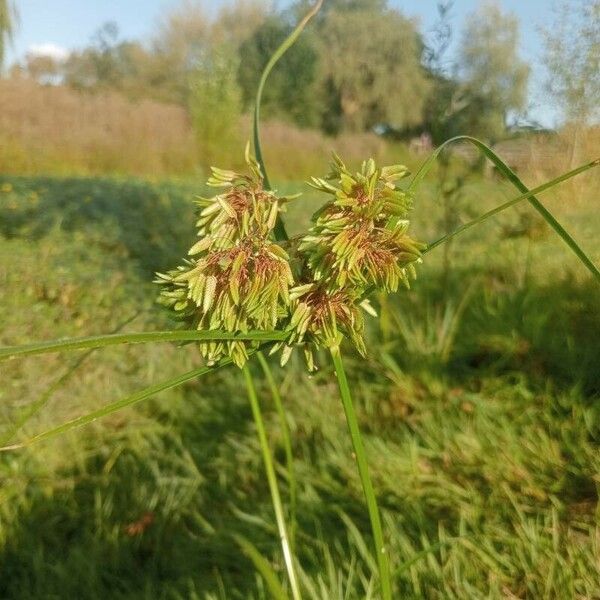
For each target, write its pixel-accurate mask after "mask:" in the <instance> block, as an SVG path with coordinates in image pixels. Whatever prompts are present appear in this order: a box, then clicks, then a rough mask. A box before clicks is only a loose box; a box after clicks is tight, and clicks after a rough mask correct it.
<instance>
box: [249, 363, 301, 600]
mask: <svg viewBox="0 0 600 600" xmlns="http://www.w3.org/2000/svg"><path fill="white" fill-rule="evenodd" d="M242 370H243V372H244V379H245V380H246V389H247V390H248V398H249V400H250V406H251V407H252V416H253V417H254V423H255V424H256V431H257V433H258V440H259V442H260V448H261V451H262V455H263V462H264V465H265V471H266V473H267V481H268V483H269V490H270V491H271V500H272V502H273V510H274V511H275V520H276V522H277V529H278V531H279V539H280V541H281V548H282V550H283V559H284V562H285V568H286V570H287V574H288V578H289V581H290V586H291V589H292V597H293V598H294V600H300V598H301V594H300V588H299V585H298V579H297V577H296V571H295V569H294V562H293V557H292V552H291V549H290V542H289V538H288V534H287V529H286V526H285V518H284V515H283V505H282V504H281V496H280V495H279V488H278V486H277V477H276V475H275V468H274V466H273V458H272V456H271V449H270V448H269V442H268V440H267V433H266V430H265V425H264V422H263V418H262V413H261V410H260V403H259V401H258V396H257V395H256V389H255V388H254V381H253V380H252V374H251V373H250V369H249V368H248V365H245V366H244V367H243V369H242Z"/></svg>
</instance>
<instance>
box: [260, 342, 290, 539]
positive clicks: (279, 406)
mask: <svg viewBox="0 0 600 600" xmlns="http://www.w3.org/2000/svg"><path fill="white" fill-rule="evenodd" d="M258 362H259V363H260V366H261V368H262V370H263V373H264V375H265V378H266V380H267V383H268V384H269V388H270V390H271V396H272V397H273V404H275V410H276V411H277V415H278V416H279V423H280V426H281V435H282V437H283V447H284V451H285V460H286V467H287V469H286V470H287V476H288V482H289V486H290V521H291V524H290V543H291V546H292V549H293V548H294V539H295V533H296V506H297V489H298V488H297V484H296V473H295V469H294V455H293V452H292V438H291V435H290V426H289V423H288V420H287V417H286V414H285V409H284V408H283V402H282V401H281V394H280V393H279V388H278V387H277V383H276V382H275V378H274V377H273V373H272V371H271V368H270V367H269V363H268V362H267V359H266V358H265V356H264V354H263V353H262V352H258Z"/></svg>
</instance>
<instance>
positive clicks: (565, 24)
mask: <svg viewBox="0 0 600 600" xmlns="http://www.w3.org/2000/svg"><path fill="white" fill-rule="evenodd" d="M543 35H544V45H545V54H544V62H545V64H546V67H547V70H548V80H547V85H546V87H547V90H548V91H549V92H550V94H551V95H552V96H553V97H554V99H555V100H556V102H557V103H558V105H559V106H560V108H561V109H562V110H563V113H564V115H565V117H566V119H567V120H568V121H572V122H575V123H581V124H585V123H589V122H590V121H593V120H596V119H598V118H600V0H585V1H581V0H580V1H578V2H573V1H571V2H568V3H567V2H563V3H562V4H561V5H560V7H559V8H558V11H557V15H556V19H555V22H554V23H553V25H552V26H551V27H549V28H547V29H545V30H543Z"/></svg>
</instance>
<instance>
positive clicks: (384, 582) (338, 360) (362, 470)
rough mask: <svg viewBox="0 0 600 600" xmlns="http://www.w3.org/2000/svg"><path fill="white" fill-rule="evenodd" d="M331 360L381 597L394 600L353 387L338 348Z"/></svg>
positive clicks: (334, 349)
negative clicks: (364, 503) (368, 522)
mask: <svg viewBox="0 0 600 600" xmlns="http://www.w3.org/2000/svg"><path fill="white" fill-rule="evenodd" d="M331 357H332V359H333V365H334V367H335V374H336V376H337V380H338V385H339V388H340V395H341V397H342V404H343V405H344V412H345V414H346V421H347V423H348V429H349V430H350V437H351V438H352V445H353V446H354V453H355V454H356V463H357V466H358V473H359V475H360V480H361V483H362V488H363V492H364V494H365V499H366V501H367V509H368V511H369V518H370V520H371V528H372V530H373V538H374V540H375V554H376V556H377V565H378V568H379V579H380V585H381V597H382V598H383V600H391V599H392V582H391V578H390V565H389V558H388V555H387V551H386V549H385V544H384V541H383V528H382V526H381V516H380V514H379V507H378V506H377V498H376V497H375V490H374V489H373V483H372V482H371V476H370V475H369V465H368V463H367V454H366V452H365V447H364V444H363V441H362V436H361V434H360V429H359V427H358V419H357V417H356V411H355V409H354V402H353V401H352V395H351V394H350V387H349V385H348V379H347V378H346V372H345V370H344V364H343V362H342V355H341V353H340V349H339V346H336V347H334V348H331Z"/></svg>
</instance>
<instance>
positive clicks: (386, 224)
mask: <svg viewBox="0 0 600 600" xmlns="http://www.w3.org/2000/svg"><path fill="white" fill-rule="evenodd" d="M407 174H408V171H407V169H406V168H405V167H403V166H401V165H393V166H390V167H383V168H381V169H380V168H378V167H377V166H376V164H375V162H374V161H373V159H369V160H368V161H365V162H363V164H362V167H361V170H360V172H358V173H355V174H352V173H351V172H350V171H348V169H347V168H346V166H345V165H344V163H343V162H342V160H341V159H340V158H339V157H338V156H337V155H334V156H333V162H332V165H331V172H330V174H329V175H328V176H327V177H326V178H324V179H320V178H312V180H311V182H310V185H312V186H313V187H314V188H315V189H317V190H319V191H321V192H323V193H325V194H327V195H328V196H330V199H329V201H328V202H326V204H325V205H324V206H323V207H322V208H321V209H320V210H319V211H318V212H317V213H316V214H315V215H314V216H313V225H312V227H311V228H310V230H309V232H308V234H307V235H306V236H304V237H303V238H302V240H301V241H300V244H299V246H298V254H299V255H300V262H301V263H302V264H304V265H305V271H304V277H302V278H300V281H299V284H300V285H298V286H296V287H295V288H293V289H292V290H291V292H290V294H291V298H292V309H293V310H292V316H291V319H290V322H289V326H288V329H289V332H290V333H289V339H288V341H287V344H286V347H288V348H289V347H293V345H294V344H304V345H305V352H307V353H309V354H310V357H309V358H308V363H309V367H310V366H311V365H313V364H314V362H313V359H312V348H319V347H321V346H332V345H334V344H337V343H339V335H340V334H343V335H345V336H346V337H348V338H349V339H350V340H351V341H352V342H353V344H354V345H355V347H356V348H357V350H358V351H359V352H360V353H362V354H364V352H365V347H364V341H363V329H364V323H363V318H362V313H361V308H362V309H364V310H366V311H367V312H371V311H372V308H371V307H370V305H368V304H365V296H366V295H367V294H368V293H369V292H371V291H374V290H376V289H377V290H382V291H386V292H395V291H397V290H398V288H399V286H400V285H401V284H404V285H406V286H407V287H408V285H409V279H410V277H414V275H415V269H414V265H415V264H416V263H418V262H420V260H421V250H422V249H423V248H424V245H423V244H420V243H418V242H416V241H414V240H413V239H412V238H411V237H410V236H409V235H408V234H407V230H408V227H409V221H408V220H407V219H406V217H407V215H408V212H409V210H410V208H411V204H412V202H411V198H410V197H409V195H408V194H407V193H406V192H404V191H403V190H401V189H400V188H398V187H397V186H396V182H397V181H398V180H399V179H401V178H403V177H405V176H406V175H407ZM288 357H289V351H286V353H285V354H282V361H283V360H287V358H288Z"/></svg>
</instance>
